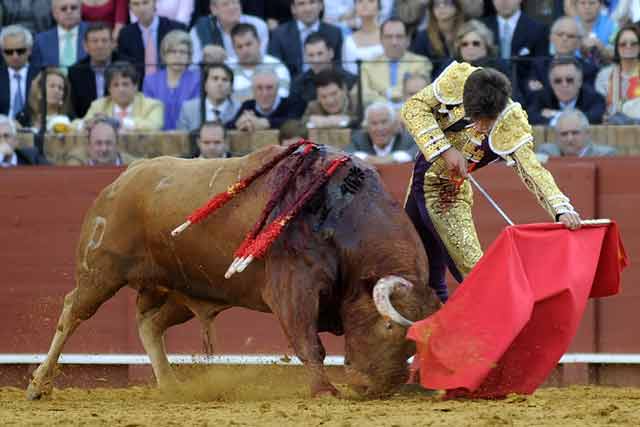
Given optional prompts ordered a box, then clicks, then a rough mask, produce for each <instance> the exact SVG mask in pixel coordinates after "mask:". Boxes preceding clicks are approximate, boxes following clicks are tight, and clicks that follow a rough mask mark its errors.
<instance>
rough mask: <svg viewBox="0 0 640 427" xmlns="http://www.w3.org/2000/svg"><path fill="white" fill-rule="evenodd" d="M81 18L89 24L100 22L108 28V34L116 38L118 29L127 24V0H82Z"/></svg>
mask: <svg viewBox="0 0 640 427" xmlns="http://www.w3.org/2000/svg"><path fill="white" fill-rule="evenodd" d="M81 12H82V20H83V21H85V22H87V23H88V24H89V25H91V24H92V23H94V24H95V23H98V22H101V23H103V24H105V25H107V27H108V28H109V29H110V36H111V37H112V38H113V40H118V34H120V30H122V28H123V27H124V26H125V25H126V24H127V21H128V19H127V18H128V17H129V16H128V15H129V1H128V0H97V1H96V0H82V8H81Z"/></svg>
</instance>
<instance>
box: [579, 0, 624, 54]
mask: <svg viewBox="0 0 640 427" xmlns="http://www.w3.org/2000/svg"><path fill="white" fill-rule="evenodd" d="M575 8H576V17H575V19H576V21H577V22H578V25H580V26H582V30H583V31H584V34H586V36H585V37H583V39H582V54H583V56H584V57H585V58H586V59H588V60H589V61H591V62H592V63H594V64H596V65H597V66H600V65H602V64H604V63H607V62H608V61H609V60H610V59H611V57H612V56H613V45H612V43H613V38H614V37H615V35H616V33H617V32H618V26H617V25H616V23H615V21H613V20H612V19H611V18H609V15H608V14H604V13H601V12H602V0H576V2H575Z"/></svg>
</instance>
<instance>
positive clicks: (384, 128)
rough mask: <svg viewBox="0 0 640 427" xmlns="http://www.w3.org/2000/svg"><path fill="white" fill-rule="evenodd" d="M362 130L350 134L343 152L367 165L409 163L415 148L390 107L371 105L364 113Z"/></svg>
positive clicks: (379, 104)
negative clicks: (348, 143)
mask: <svg viewBox="0 0 640 427" xmlns="http://www.w3.org/2000/svg"><path fill="white" fill-rule="evenodd" d="M362 127H363V128H364V131H356V132H353V134H352V136H351V144H350V145H349V146H348V147H347V148H346V149H345V151H347V152H349V153H353V154H354V155H355V156H356V157H358V158H360V159H363V160H366V161H368V162H370V163H404V162H410V161H412V160H413V158H414V156H415V155H416V152H417V149H418V148H417V145H416V144H415V143H414V142H413V139H411V137H409V135H408V134H407V133H405V132H401V130H400V123H399V120H398V119H397V117H396V113H395V111H394V110H393V107H392V106H391V105H390V104H388V103H386V102H374V103H373V104H371V105H369V106H368V107H367V109H366V110H365V112H364V122H363V123H362Z"/></svg>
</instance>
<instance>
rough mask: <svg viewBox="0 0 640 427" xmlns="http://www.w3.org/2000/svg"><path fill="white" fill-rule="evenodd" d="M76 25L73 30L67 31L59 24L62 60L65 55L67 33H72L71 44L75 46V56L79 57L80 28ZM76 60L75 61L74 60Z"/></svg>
mask: <svg viewBox="0 0 640 427" xmlns="http://www.w3.org/2000/svg"><path fill="white" fill-rule="evenodd" d="M79 27H80V26H79V25H76V26H75V27H74V28H73V30H70V31H67V30H65V29H64V28H62V27H61V26H59V25H58V58H60V60H62V56H63V55H64V46H65V37H66V35H67V33H71V46H72V47H73V57H74V58H76V60H77V59H78V28H79ZM74 62H75V61H74Z"/></svg>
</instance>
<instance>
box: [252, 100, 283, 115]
mask: <svg viewBox="0 0 640 427" xmlns="http://www.w3.org/2000/svg"><path fill="white" fill-rule="evenodd" d="M281 101H282V98H281V97H280V95H277V96H276V100H275V101H273V106H272V107H271V109H270V110H269V112H268V113H266V112H264V110H262V108H260V106H259V105H258V102H256V111H257V112H258V113H260V114H262V115H263V116H270V115H271V114H273V112H274V111H276V110H277V109H278V107H279V106H280V102H281Z"/></svg>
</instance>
